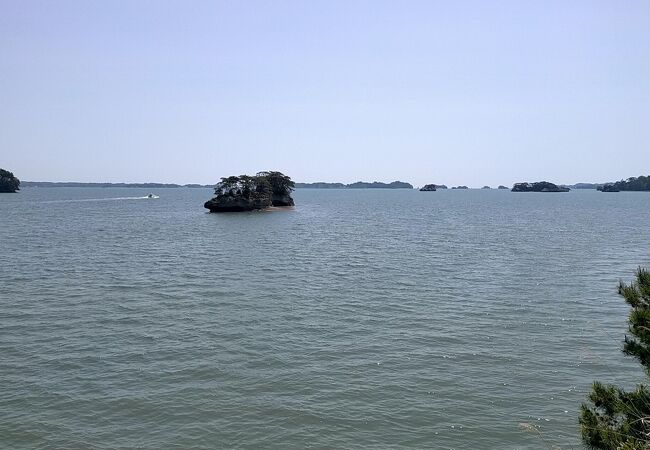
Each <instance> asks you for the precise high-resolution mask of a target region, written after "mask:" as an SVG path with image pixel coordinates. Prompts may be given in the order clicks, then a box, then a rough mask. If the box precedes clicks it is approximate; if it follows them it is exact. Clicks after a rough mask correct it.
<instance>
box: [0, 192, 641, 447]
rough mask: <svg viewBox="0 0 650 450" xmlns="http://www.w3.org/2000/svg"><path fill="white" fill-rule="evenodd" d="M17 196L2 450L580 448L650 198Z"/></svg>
mask: <svg viewBox="0 0 650 450" xmlns="http://www.w3.org/2000/svg"><path fill="white" fill-rule="evenodd" d="M147 193H148V191H144V190H141V189H124V188H122V189H99V188H98V189H82V188H48V189H45V188H41V189H39V188H26V189H24V190H23V191H21V192H20V193H18V194H13V195H12V194H5V195H0V253H1V254H2V257H1V258H0V447H2V448H12V449H18V448H48V449H49V448H79V449H81V448H90V449H114V448H144V449H163V448H179V449H189V448H239V447H247V448H260V447H263V448H278V449H285V448H306V447H314V448H366V447H375V448H400V447H401V448H410V447H418V448H455V449H477V448H494V449H548V448H552V447H553V446H559V447H561V448H563V449H565V448H567V449H568V448H580V441H579V437H578V426H577V416H578V408H579V405H580V403H581V402H582V401H583V399H584V398H585V394H586V392H587V391H588V389H589V385H590V383H591V382H592V381H593V380H594V379H598V380H601V381H606V382H616V383H619V384H623V385H632V384H633V383H635V382H638V381H640V380H642V379H643V374H642V371H641V369H640V366H638V364H637V363H635V362H634V361H633V360H631V359H629V358H627V357H625V356H623V355H622V354H621V352H620V348H621V341H622V339H623V335H624V332H625V327H626V315H627V307H626V305H625V304H624V303H623V301H622V300H621V299H619V298H618V297H617V295H616V285H617V282H618V280H619V279H621V278H622V279H625V280H628V281H629V280H631V279H632V277H633V274H634V270H635V268H636V267H637V266H638V265H647V266H650V194H649V193H624V192H622V193H618V194H602V193H598V192H595V191H575V192H570V193H567V194H537V193H511V192H509V191H495V190H493V191H486V190H470V191H438V192H432V193H422V192H417V191H405V190H353V191H344V190H343V191H341V190H299V191H297V192H296V193H295V198H296V202H297V205H298V206H297V207H296V208H295V209H294V210H279V211H272V212H257V213H240V214H223V215H217V214H208V213H206V212H205V210H204V209H203V208H202V203H203V202H204V201H205V200H207V199H208V198H209V197H210V190H208V189H166V190H165V189H162V190H159V191H156V192H155V193H156V194H158V195H159V196H160V198H159V199H151V200H150V199H143V198H141V197H143V196H145V195H146V194H147Z"/></svg>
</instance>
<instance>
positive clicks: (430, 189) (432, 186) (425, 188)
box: [420, 184, 436, 192]
mask: <svg viewBox="0 0 650 450" xmlns="http://www.w3.org/2000/svg"><path fill="white" fill-rule="evenodd" d="M420 191H421V192H435V191H436V185H435V184H425V185H424V186H422V187H421V188H420Z"/></svg>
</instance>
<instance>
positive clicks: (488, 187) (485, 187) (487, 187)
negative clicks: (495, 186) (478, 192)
mask: <svg viewBox="0 0 650 450" xmlns="http://www.w3.org/2000/svg"><path fill="white" fill-rule="evenodd" d="M481 189H492V188H491V187H490V186H483V187H482V188H481Z"/></svg>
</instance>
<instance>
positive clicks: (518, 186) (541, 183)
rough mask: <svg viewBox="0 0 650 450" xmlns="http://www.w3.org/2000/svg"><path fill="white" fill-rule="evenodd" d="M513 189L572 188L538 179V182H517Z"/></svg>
mask: <svg viewBox="0 0 650 450" xmlns="http://www.w3.org/2000/svg"><path fill="white" fill-rule="evenodd" d="M511 190H512V192H569V191H570V190H571V189H569V188H568V187H563V186H558V185H557V184H553V183H549V182H548V181H538V182H536V183H515V185H514V186H513V187H512V189H511Z"/></svg>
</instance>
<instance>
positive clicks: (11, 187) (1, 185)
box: [0, 169, 20, 193]
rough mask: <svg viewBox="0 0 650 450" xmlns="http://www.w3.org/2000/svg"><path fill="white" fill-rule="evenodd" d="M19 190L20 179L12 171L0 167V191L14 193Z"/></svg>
mask: <svg viewBox="0 0 650 450" xmlns="http://www.w3.org/2000/svg"><path fill="white" fill-rule="evenodd" d="M18 190H20V180H19V179H18V178H16V177H15V176H14V174H13V173H11V172H9V171H8V170H5V169H0V192H2V193H14V192H16V191H18Z"/></svg>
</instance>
